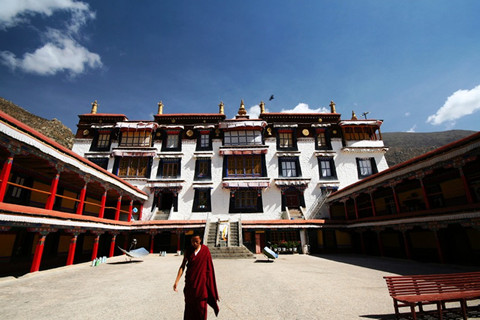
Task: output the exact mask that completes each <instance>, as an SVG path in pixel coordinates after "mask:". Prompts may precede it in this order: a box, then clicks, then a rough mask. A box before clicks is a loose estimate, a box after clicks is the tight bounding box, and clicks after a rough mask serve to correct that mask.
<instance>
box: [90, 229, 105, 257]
mask: <svg viewBox="0 0 480 320" xmlns="http://www.w3.org/2000/svg"><path fill="white" fill-rule="evenodd" d="M92 233H93V234H94V235H95V240H94V242H93V249H92V259H91V260H95V259H96V258H97V254H98V243H99V242H100V236H101V235H102V234H103V231H92Z"/></svg>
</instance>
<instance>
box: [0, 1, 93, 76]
mask: <svg viewBox="0 0 480 320" xmlns="http://www.w3.org/2000/svg"><path fill="white" fill-rule="evenodd" d="M2 1H3V3H2V11H1V12H0V29H6V28H8V27H12V26H14V25H16V24H18V23H24V22H28V19H27V18H28V17H29V16H33V15H36V14H41V15H44V16H47V17H49V16H51V15H52V14H53V13H54V12H55V11H67V12H69V13H70V14H71V17H70V19H68V21H66V23H65V27H64V30H58V29H47V31H46V32H44V34H43V35H41V36H42V39H44V44H43V46H42V47H40V48H38V49H36V50H35V51H33V52H27V53H25V54H23V57H18V58H17V57H16V55H15V54H14V53H12V52H10V51H1V52H0V63H2V64H4V65H7V66H8V67H10V69H12V70H16V69H19V70H21V71H24V72H27V73H34V74H38V75H53V74H56V73H58V72H64V71H66V72H69V74H70V75H71V76H75V75H78V74H81V73H83V72H84V71H85V70H86V68H88V67H89V68H99V67H101V66H102V61H101V59H100V56H99V55H98V54H97V53H93V52H90V51H89V50H88V49H87V48H85V47H84V46H82V45H81V44H80V43H79V42H78V41H77V40H76V38H77V39H78V38H81V34H80V29H81V27H82V26H84V25H85V24H86V23H87V21H88V20H89V19H94V18H95V12H93V11H91V10H90V8H89V5H88V4H86V3H84V2H79V1H75V0H42V1H38V0H2Z"/></svg>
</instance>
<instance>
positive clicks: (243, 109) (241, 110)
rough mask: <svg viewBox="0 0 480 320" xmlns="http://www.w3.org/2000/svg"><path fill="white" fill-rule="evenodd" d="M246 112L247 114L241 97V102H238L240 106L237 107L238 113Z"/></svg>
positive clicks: (241, 114) (243, 113) (242, 114)
mask: <svg viewBox="0 0 480 320" xmlns="http://www.w3.org/2000/svg"><path fill="white" fill-rule="evenodd" d="M246 114H247V110H245V104H244V103H243V99H242V102H240V108H239V109H238V115H239V116H244V115H246Z"/></svg>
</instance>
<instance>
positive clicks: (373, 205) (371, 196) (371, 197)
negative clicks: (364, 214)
mask: <svg viewBox="0 0 480 320" xmlns="http://www.w3.org/2000/svg"><path fill="white" fill-rule="evenodd" d="M372 193H373V192H370V203H371V204H372V214H373V216H374V217H375V216H376V215H377V211H376V210H375V201H373V195H372Z"/></svg>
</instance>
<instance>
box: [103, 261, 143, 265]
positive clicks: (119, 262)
mask: <svg viewBox="0 0 480 320" xmlns="http://www.w3.org/2000/svg"><path fill="white" fill-rule="evenodd" d="M142 262H143V260H125V261H115V262H107V264H127V263H142Z"/></svg>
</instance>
